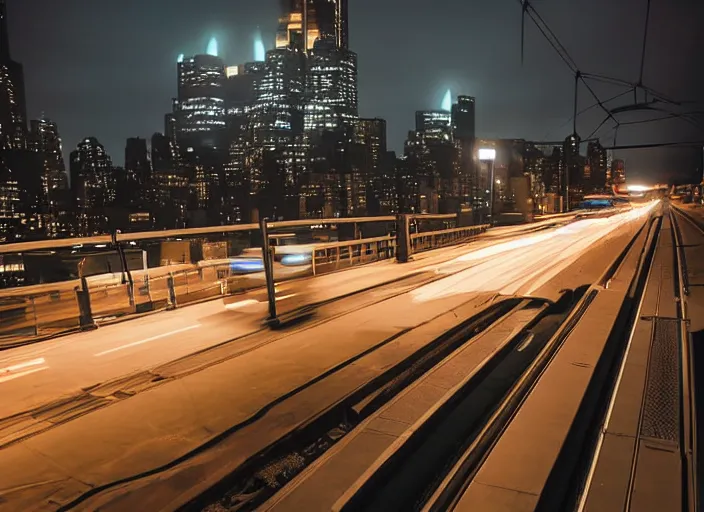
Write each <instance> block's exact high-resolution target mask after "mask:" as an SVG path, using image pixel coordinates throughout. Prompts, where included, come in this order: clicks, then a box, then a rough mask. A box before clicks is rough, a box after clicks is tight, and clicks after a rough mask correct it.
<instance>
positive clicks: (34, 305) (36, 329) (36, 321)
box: [30, 295, 39, 336]
mask: <svg viewBox="0 0 704 512" xmlns="http://www.w3.org/2000/svg"><path fill="white" fill-rule="evenodd" d="M30 299H31V301H32V313H33V314H34V335H35V336H39V319H38V318H37V303H36V302H35V300H34V295H32V296H31V297H30Z"/></svg>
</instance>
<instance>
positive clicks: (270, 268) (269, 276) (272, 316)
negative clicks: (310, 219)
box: [259, 218, 278, 324]
mask: <svg viewBox="0 0 704 512" xmlns="http://www.w3.org/2000/svg"><path fill="white" fill-rule="evenodd" d="M267 222H268V219H266V218H264V219H262V220H261V221H260V222H259V228H260V230H261V233H262V260H263V262H264V275H265V276H266V294H267V298H268V299H269V318H268V322H269V323H270V324H276V323H277V322H278V318H277V317H276V288H275V286H274V258H273V257H272V256H273V254H272V250H271V246H270V245H269V226H267Z"/></svg>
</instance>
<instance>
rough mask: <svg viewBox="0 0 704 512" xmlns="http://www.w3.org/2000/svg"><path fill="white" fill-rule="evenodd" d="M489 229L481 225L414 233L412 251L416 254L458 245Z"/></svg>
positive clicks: (486, 225) (412, 235)
mask: <svg viewBox="0 0 704 512" xmlns="http://www.w3.org/2000/svg"><path fill="white" fill-rule="evenodd" d="M489 227H490V226H489V224H481V225H478V226H468V227H462V228H452V229H443V230H439V231H430V232H428V233H413V234H411V235H410V238H411V249H412V251H413V252H414V253H416V252H421V251H428V250H431V249H438V248H440V247H447V246H448V245H457V244H459V243H462V242H465V241H467V240H468V239H471V238H473V237H475V236H477V235H479V234H481V233H483V232H484V231H486V230H487V229H488V228H489Z"/></svg>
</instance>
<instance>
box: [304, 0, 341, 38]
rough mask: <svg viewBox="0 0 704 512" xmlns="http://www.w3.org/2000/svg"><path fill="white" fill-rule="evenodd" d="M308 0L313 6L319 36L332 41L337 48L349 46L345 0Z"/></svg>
mask: <svg viewBox="0 0 704 512" xmlns="http://www.w3.org/2000/svg"><path fill="white" fill-rule="evenodd" d="M308 1H309V4H311V5H312V6H313V10H314V13H315V14H314V16H315V21H316V23H317V28H318V32H319V37H320V38H321V39H324V40H330V41H333V42H334V44H335V47H337V48H344V49H347V48H349V32H348V16H347V14H348V13H347V10H348V9H347V0H308ZM309 16H310V15H309Z"/></svg>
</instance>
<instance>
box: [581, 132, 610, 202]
mask: <svg viewBox="0 0 704 512" xmlns="http://www.w3.org/2000/svg"><path fill="white" fill-rule="evenodd" d="M587 165H588V166H589V169H590V176H589V181H588V183H585V187H586V188H587V189H588V190H586V192H587V193H589V192H602V191H604V189H605V188H606V166H607V156H606V150H605V149H604V148H603V146H602V145H601V144H599V142H598V141H596V142H589V143H588V144H587Z"/></svg>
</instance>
